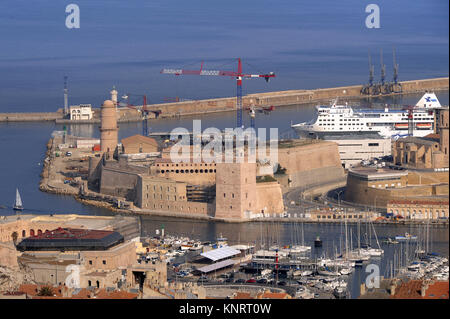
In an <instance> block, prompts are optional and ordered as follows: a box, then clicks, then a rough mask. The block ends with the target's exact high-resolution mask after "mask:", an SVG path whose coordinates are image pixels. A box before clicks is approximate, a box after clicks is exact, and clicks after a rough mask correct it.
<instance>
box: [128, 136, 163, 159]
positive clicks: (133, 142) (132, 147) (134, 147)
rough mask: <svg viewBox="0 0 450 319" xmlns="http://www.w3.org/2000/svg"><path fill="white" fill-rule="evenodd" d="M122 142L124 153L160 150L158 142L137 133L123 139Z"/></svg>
mask: <svg viewBox="0 0 450 319" xmlns="http://www.w3.org/2000/svg"><path fill="white" fill-rule="evenodd" d="M121 142H122V152H123V153H124V154H137V153H156V152H158V142H156V140H155V139H154V138H151V137H147V136H143V135H139V134H136V135H133V136H129V137H126V138H124V139H122V141H121Z"/></svg>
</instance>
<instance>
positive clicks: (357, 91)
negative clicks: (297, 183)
mask: <svg viewBox="0 0 450 319" xmlns="http://www.w3.org/2000/svg"><path fill="white" fill-rule="evenodd" d="M400 83H401V85H402V90H403V91H402V93H401V94H408V93H420V92H425V91H439V90H448V89H449V78H448V77H443V78H433V79H423V80H413V81H402V82H400ZM362 88H363V85H353V86H343V87H335V88H318V89H312V90H289V91H278V92H267V93H255V94H248V95H246V96H244V97H243V98H242V103H243V107H244V108H247V107H250V106H268V105H273V106H276V107H281V106H289V105H299V104H309V103H318V102H322V101H329V100H330V99H334V98H341V99H361V98H367V97H370V96H368V95H364V94H361V90H362ZM394 94H399V93H392V94H384V95H382V96H387V95H394ZM377 96H379V95H377ZM148 108H149V109H151V110H155V111H159V112H160V115H159V117H160V118H168V117H181V116H188V115H198V114H205V113H218V112H229V111H233V110H235V109H236V98H235V97H229V98H216V99H207V100H194V101H184V102H175V103H162V104H152V105H148ZM98 112H99V110H97V109H96V110H95V115H94V119H93V120H89V121H70V120H68V119H64V117H63V114H62V111H61V110H58V112H53V113H52V112H48V113H0V122H26V121H36V122H37V121H55V122H56V123H58V124H67V123H79V124H84V123H89V124H93V123H99V121H100V119H99V116H98ZM150 117H154V114H153V113H150ZM141 120H142V117H141V115H140V113H139V112H138V111H137V110H134V109H130V108H119V109H118V122H119V123H120V122H138V121H141Z"/></svg>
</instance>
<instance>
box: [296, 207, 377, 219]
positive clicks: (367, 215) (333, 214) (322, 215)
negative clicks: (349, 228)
mask: <svg viewBox="0 0 450 319" xmlns="http://www.w3.org/2000/svg"><path fill="white" fill-rule="evenodd" d="M304 217H305V218H309V219H310V220H311V221H315V222H336V221H344V220H347V221H348V222H357V221H374V220H376V219H377V218H378V217H379V214H378V213H375V212H359V211H358V212H357V211H347V210H346V211H332V210H326V209H322V210H320V209H314V210H310V211H308V212H307V213H305V214H304Z"/></svg>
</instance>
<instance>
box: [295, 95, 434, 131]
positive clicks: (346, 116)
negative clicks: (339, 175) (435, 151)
mask: <svg viewBox="0 0 450 319" xmlns="http://www.w3.org/2000/svg"><path fill="white" fill-rule="evenodd" d="M441 107H442V106H441V104H440V103H439V100H438V98H437V97H436V95H435V94H434V93H425V94H424V95H423V96H422V98H421V99H420V100H419V102H417V104H416V105H415V107H413V108H412V114H413V119H412V123H413V136H418V137H423V136H426V135H428V134H430V133H434V116H435V115H434V113H435V109H436V108H441ZM316 109H317V112H316V116H315V117H314V119H313V120H311V121H309V122H304V123H298V124H293V125H291V127H292V128H293V129H294V130H295V131H296V132H297V133H298V134H299V135H300V136H301V137H322V136H325V135H348V134H371V133H372V134H378V135H381V136H382V137H384V138H395V139H396V138H399V137H405V136H408V135H409V133H408V125H409V123H408V122H409V121H408V109H389V108H388V107H386V108H385V109H384V110H375V109H353V108H352V107H351V106H349V105H348V104H347V103H346V104H345V105H338V104H337V100H334V101H333V103H332V105H331V106H321V105H319V106H316Z"/></svg>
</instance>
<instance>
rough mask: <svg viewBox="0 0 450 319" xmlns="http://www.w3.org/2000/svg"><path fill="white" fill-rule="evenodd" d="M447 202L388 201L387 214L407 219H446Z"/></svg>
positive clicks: (436, 200)
mask: <svg viewBox="0 0 450 319" xmlns="http://www.w3.org/2000/svg"><path fill="white" fill-rule="evenodd" d="M448 203H449V202H448V200H440V201H439V200H438V199H435V200H431V199H429V200H407V199H403V200H402V199H395V200H390V201H389V202H388V204H387V212H388V213H390V214H392V215H393V216H401V217H404V218H407V219H444V218H445V219H448V207H449V206H448Z"/></svg>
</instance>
